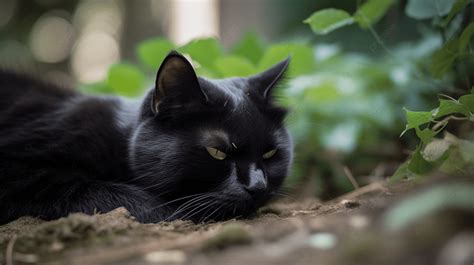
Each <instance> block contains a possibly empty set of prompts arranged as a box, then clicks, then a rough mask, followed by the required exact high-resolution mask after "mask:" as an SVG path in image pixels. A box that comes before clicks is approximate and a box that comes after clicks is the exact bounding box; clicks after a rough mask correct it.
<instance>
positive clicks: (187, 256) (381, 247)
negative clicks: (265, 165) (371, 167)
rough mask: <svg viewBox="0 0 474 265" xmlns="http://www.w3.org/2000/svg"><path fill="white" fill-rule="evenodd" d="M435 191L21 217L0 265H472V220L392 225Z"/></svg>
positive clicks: (438, 218) (387, 190) (372, 190)
mask: <svg viewBox="0 0 474 265" xmlns="http://www.w3.org/2000/svg"><path fill="white" fill-rule="evenodd" d="M436 185H440V184H438V183H421V184H420V183H418V182H414V181H405V182H402V183H398V184H394V185H388V184H387V183H385V182H378V183H373V184H370V185H368V186H365V187H362V188H360V189H358V190H356V191H354V192H352V193H349V194H347V195H345V196H343V197H341V198H338V199H336V200H333V201H329V202H324V203H323V202H320V201H317V200H315V199H306V200H296V201H294V200H292V199H289V198H286V199H284V200H282V201H279V202H275V203H273V204H271V205H269V206H267V207H265V208H263V209H261V210H260V211H259V213H258V214H257V215H256V216H255V217H254V218H252V219H246V220H230V221H226V222H220V223H209V224H192V223H189V222H183V221H174V222H168V223H159V224H140V223H137V222H135V221H134V219H133V217H131V216H130V215H129V214H128V212H127V210H126V209H124V208H118V209H116V210H114V211H113V212H110V213H107V214H98V215H94V216H88V215H83V214H72V215H70V216H69V217H67V218H62V219H59V220H55V221H50V222H45V221H41V220H38V219H34V218H29V217H23V218H20V219H18V220H17V221H14V222H12V223H9V224H6V225H3V226H0V250H1V253H0V264H1V265H12V264H80V265H84V264H87V265H96V264H97V265H99V264H120V265H121V264H123V265H131V264H133V265H140V264H144V265H145V264H219V265H231V264H247V265H253V264H259V265H260V264H262V265H265V264H272V265H279V264H282V265H283V264H284V265H309V264H321V265H324V264H326V265H334V264H348V265H352V264H378V265H379V264H385V265H391V264H394V265H395V264H435V265H472V264H474V218H473V213H472V212H469V211H463V210H459V209H451V208H445V209H443V210H442V211H436V212H433V213H431V214H428V215H426V216H425V217H423V218H421V219H420V218H418V219H417V220H416V221H414V222H411V223H408V225H404V226H398V227H397V226H394V225H393V224H391V223H390V222H389V221H387V220H389V219H387V218H388V217H387V216H390V214H391V213H393V211H394V210H395V209H396V208H397V207H398V206H400V205H402V204H403V203H406V201H408V200H410V199H411V198H413V197H416V196H418V194H421V193H423V192H426V191H427V190H430V189H433V187H436Z"/></svg>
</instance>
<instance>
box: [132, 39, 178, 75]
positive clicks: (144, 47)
mask: <svg viewBox="0 0 474 265" xmlns="http://www.w3.org/2000/svg"><path fill="white" fill-rule="evenodd" d="M172 49H174V44H173V43H171V41H169V40H167V39H162V38H156V39H152V40H147V41H144V42H142V43H140V44H139V45H138V48H137V55H138V58H139V59H140V62H141V63H142V64H143V65H145V66H148V67H149V68H150V69H153V70H154V69H158V67H159V66H160V64H161V62H163V59H165V57H166V54H167V53H168V52H169V51H170V50H172Z"/></svg>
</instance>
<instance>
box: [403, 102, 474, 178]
mask: <svg viewBox="0 0 474 265" xmlns="http://www.w3.org/2000/svg"><path fill="white" fill-rule="evenodd" d="M473 99H474V94H468V95H464V96H462V97H460V98H459V100H455V99H452V98H451V99H440V100H439V106H438V108H436V109H433V110H432V111H430V112H426V111H409V110H406V117H407V125H406V129H405V131H407V130H410V129H415V130H416V135H417V136H418V138H419V139H420V141H421V143H420V145H419V146H418V148H417V149H416V150H415V151H414V152H413V155H412V156H411V158H410V160H409V162H408V168H404V169H402V170H403V171H401V172H397V173H398V174H395V175H396V176H395V175H394V177H395V178H399V177H400V174H405V175H406V176H409V175H411V176H413V175H423V174H426V173H429V172H431V171H433V170H435V169H439V170H442V171H446V172H452V171H462V170H463V167H464V166H468V165H470V164H472V163H474V160H473V159H472V157H471V156H470V155H468V156H464V157H463V156H461V157H459V158H457V159H448V158H449V156H450V155H451V153H453V154H458V153H460V152H464V153H465V152H467V153H474V148H473V147H472V146H473V145H474V142H472V141H467V140H461V139H458V138H457V137H455V136H454V135H452V134H446V136H445V137H444V139H437V138H435V136H436V135H437V134H438V133H439V132H440V131H441V130H442V129H443V128H444V127H445V126H446V125H447V124H448V122H449V121H450V120H451V119H456V120H465V121H471V122H472V121H474V114H473V112H472V107H473V106H472V105H473ZM426 124H428V127H426V128H424V129H421V128H420V126H422V125H426ZM466 149H470V150H466ZM461 150H464V151H461ZM410 173H413V174H410Z"/></svg>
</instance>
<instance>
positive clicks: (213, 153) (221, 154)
mask: <svg viewBox="0 0 474 265" xmlns="http://www.w3.org/2000/svg"><path fill="white" fill-rule="evenodd" d="M206 150H207V152H208V153H209V154H210V155H211V156H212V157H213V158H215V159H217V160H224V159H225V158H226V157H227V154H226V153H224V152H222V151H221V150H219V149H217V148H214V147H206Z"/></svg>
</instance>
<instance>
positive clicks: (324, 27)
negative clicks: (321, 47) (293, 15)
mask: <svg viewBox="0 0 474 265" xmlns="http://www.w3.org/2000/svg"><path fill="white" fill-rule="evenodd" d="M394 3H395V1H394V0H367V1H366V2H365V3H364V4H363V5H361V6H360V7H359V8H358V9H357V11H356V12H355V13H354V16H351V15H350V14H349V13H347V12H346V11H344V10H340V9H335V8H327V9H322V10H319V11H316V12H314V13H313V14H312V15H311V16H310V17H308V18H307V19H305V20H304V21H303V22H304V23H307V24H309V25H310V26H311V29H312V30H313V32H314V33H316V34H321V35H324V34H328V33H330V32H332V31H334V30H336V29H338V28H341V27H344V26H347V25H351V24H353V23H354V21H356V22H357V23H358V24H359V26H360V27H361V28H368V27H370V26H371V25H373V24H374V23H376V22H377V21H379V20H380V19H381V18H382V17H383V15H384V14H385V13H386V12H387V10H388V9H389V8H390V7H391V6H392V5H393V4H394Z"/></svg>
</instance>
